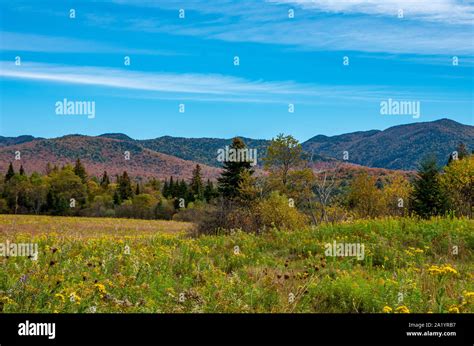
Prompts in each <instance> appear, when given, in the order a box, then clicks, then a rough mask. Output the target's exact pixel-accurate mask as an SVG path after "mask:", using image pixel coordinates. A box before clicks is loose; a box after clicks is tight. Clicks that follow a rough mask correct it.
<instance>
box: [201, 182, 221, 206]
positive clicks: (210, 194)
mask: <svg viewBox="0 0 474 346" xmlns="http://www.w3.org/2000/svg"><path fill="white" fill-rule="evenodd" d="M203 195H204V199H205V200H206V201H207V202H209V201H210V200H212V199H213V198H216V197H217V195H218V193H217V191H216V189H215V188H214V184H213V183H212V181H210V180H209V179H207V183H206V187H205V188H204V193H203Z"/></svg>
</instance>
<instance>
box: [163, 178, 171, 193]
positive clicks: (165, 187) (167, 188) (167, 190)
mask: <svg viewBox="0 0 474 346" xmlns="http://www.w3.org/2000/svg"><path fill="white" fill-rule="evenodd" d="M169 193H170V188H169V185H168V180H167V179H165V183H164V184H163V191H162V194H163V196H164V197H168V196H169Z"/></svg>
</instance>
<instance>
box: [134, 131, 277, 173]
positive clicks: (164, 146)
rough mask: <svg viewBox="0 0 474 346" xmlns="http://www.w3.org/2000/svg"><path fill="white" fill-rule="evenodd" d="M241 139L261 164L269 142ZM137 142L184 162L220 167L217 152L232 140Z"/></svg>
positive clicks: (169, 139) (173, 139)
mask: <svg viewBox="0 0 474 346" xmlns="http://www.w3.org/2000/svg"><path fill="white" fill-rule="evenodd" d="M241 138H242V140H243V141H244V142H245V144H246V145H247V147H248V148H251V149H257V155H258V163H261V158H262V157H265V155H266V151H267V146H268V144H269V143H270V141H268V140H264V139H251V138H245V137H241ZM138 142H139V143H140V145H142V146H143V147H144V148H148V149H151V150H155V151H159V152H161V153H165V154H168V155H174V156H176V157H179V158H181V159H184V160H193V161H197V162H201V163H204V164H207V165H210V166H215V167H220V166H221V162H219V161H217V151H218V150H219V149H224V148H225V147H226V146H228V145H230V144H231V143H232V139H221V138H182V137H170V136H164V137H158V138H155V139H148V140H141V141H138Z"/></svg>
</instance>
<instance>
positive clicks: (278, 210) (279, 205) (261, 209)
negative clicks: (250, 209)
mask: <svg viewBox="0 0 474 346" xmlns="http://www.w3.org/2000/svg"><path fill="white" fill-rule="evenodd" d="M256 212H257V217H258V219H259V222H258V223H259V224H260V226H261V227H277V228H278V229H286V230H296V229H300V228H303V227H304V226H305V225H306V223H307V221H308V220H307V218H306V216H305V215H303V214H302V213H300V212H299V211H298V209H296V208H295V207H291V206H290V203H289V201H288V198H287V197H286V196H285V195H280V194H279V193H278V192H276V191H275V192H272V193H271V194H270V196H269V197H268V198H267V199H264V200H262V201H260V202H259V203H258V205H257V208H256Z"/></svg>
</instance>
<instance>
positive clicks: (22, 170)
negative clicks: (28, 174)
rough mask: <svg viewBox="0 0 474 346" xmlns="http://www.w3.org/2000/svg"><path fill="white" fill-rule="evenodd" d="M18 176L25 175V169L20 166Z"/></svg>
mask: <svg viewBox="0 0 474 346" xmlns="http://www.w3.org/2000/svg"><path fill="white" fill-rule="evenodd" d="M20 175H25V169H24V168H23V165H21V166H20Z"/></svg>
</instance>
